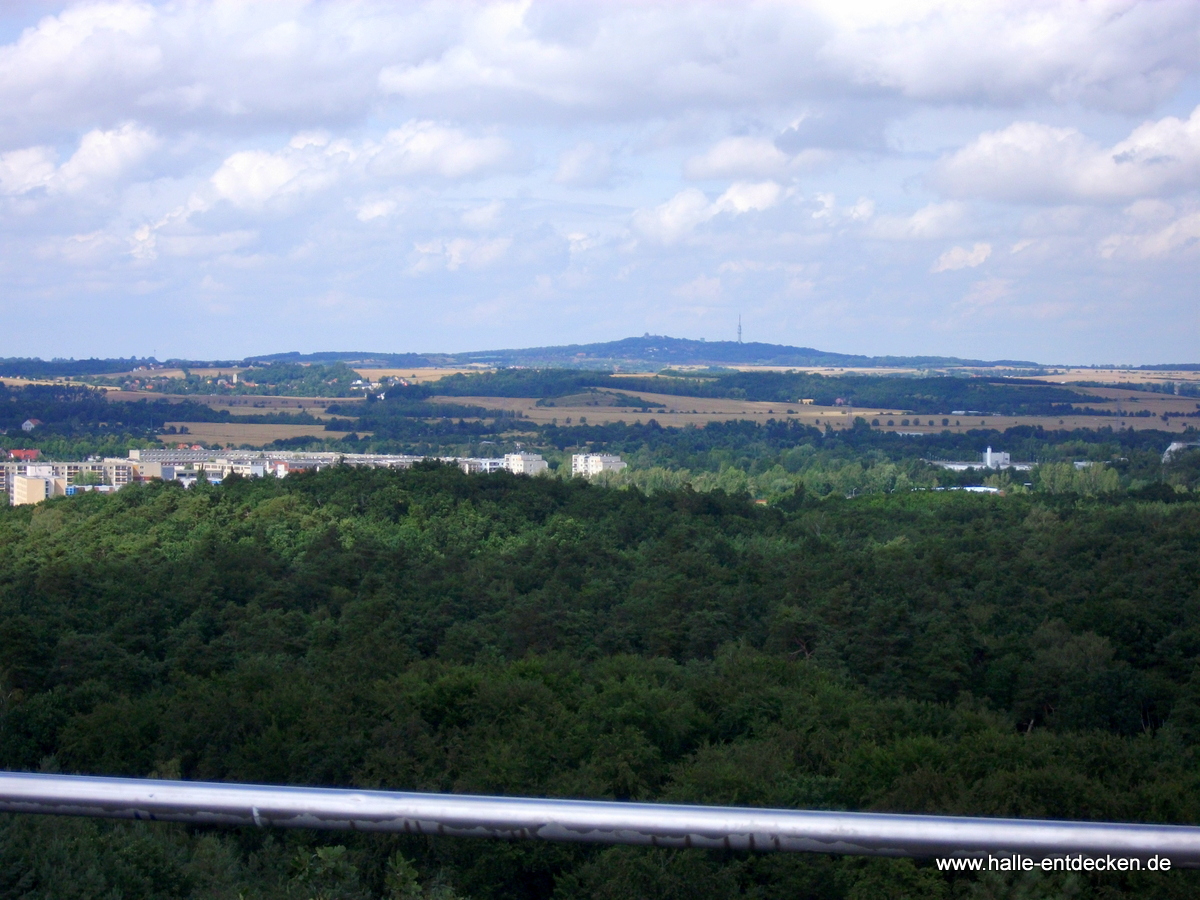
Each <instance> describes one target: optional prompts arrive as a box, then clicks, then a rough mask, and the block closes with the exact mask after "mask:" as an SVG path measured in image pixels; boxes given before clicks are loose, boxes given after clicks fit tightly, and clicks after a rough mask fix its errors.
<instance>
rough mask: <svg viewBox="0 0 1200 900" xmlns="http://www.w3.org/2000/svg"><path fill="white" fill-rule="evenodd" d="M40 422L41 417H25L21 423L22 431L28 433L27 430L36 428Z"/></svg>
mask: <svg viewBox="0 0 1200 900" xmlns="http://www.w3.org/2000/svg"><path fill="white" fill-rule="evenodd" d="M41 424H42V420H41V419H26V420H25V421H24V422H22V423H21V430H22V431H24V432H25V433H26V434H28V433H29V432H31V431H33V429H35V428H37V427H38V426H39V425H41Z"/></svg>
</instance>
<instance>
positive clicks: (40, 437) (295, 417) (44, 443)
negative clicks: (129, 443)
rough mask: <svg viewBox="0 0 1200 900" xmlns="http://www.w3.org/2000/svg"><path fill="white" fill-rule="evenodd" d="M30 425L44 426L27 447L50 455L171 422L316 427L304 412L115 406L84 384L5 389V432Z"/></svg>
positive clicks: (184, 404)
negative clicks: (75, 442)
mask: <svg viewBox="0 0 1200 900" xmlns="http://www.w3.org/2000/svg"><path fill="white" fill-rule="evenodd" d="M29 419H36V420H38V421H39V422H40V423H41V424H40V425H38V426H36V428H35V430H34V431H33V432H32V433H30V434H29V435H28V440H27V444H32V445H34V446H37V447H39V448H42V449H44V450H45V451H46V452H50V447H51V445H54V446H61V445H62V442H63V441H64V440H67V441H69V440H70V439H79V440H81V441H82V442H83V443H87V442H88V441H94V440H97V439H100V440H104V439H106V438H107V437H108V436H111V435H114V434H122V433H128V434H130V436H131V437H137V438H140V439H145V438H150V437H152V436H153V435H154V434H155V433H156V432H157V431H158V430H160V429H161V428H162V427H163V426H164V425H165V424H166V423H167V422H179V421H186V422H229V421H236V422H244V423H288V424H299V425H308V424H313V423H314V422H315V421H316V420H315V419H314V418H313V417H312V416H311V415H310V414H309V413H308V412H305V411H301V412H298V413H284V412H272V413H266V412H264V413H263V414H260V415H255V416H237V417H233V416H231V415H230V412H229V410H227V409H223V410H220V411H217V410H214V409H213V408H212V407H210V406H207V405H206V404H204V403H199V402H197V401H195V400H182V401H170V400H163V399H161V398H160V399H155V400H150V399H145V400H135V401H126V400H117V401H112V400H108V399H107V398H106V394H105V391H104V390H103V389H100V388H95V387H90V386H88V385H81V384H30V385H23V386H21V387H9V386H7V385H5V384H3V383H0V429H4V430H7V432H8V434H9V435H13V436H15V435H19V434H22V432H21V425H22V424H23V423H24V422H25V421H26V420H29ZM14 432H15V434H14ZM23 445H24V444H23Z"/></svg>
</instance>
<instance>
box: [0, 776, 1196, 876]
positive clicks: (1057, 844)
mask: <svg viewBox="0 0 1200 900" xmlns="http://www.w3.org/2000/svg"><path fill="white" fill-rule="evenodd" d="M0 811H3V812H14V813H51V814H57V815H71V816H100V817H105V818H118V819H142V820H153V821H168V822H188V823H192V824H200V825H256V826H259V827H266V826H274V827H280V828H317V829H341V830H355V831H381V832H405V833H410V834H427V835H449V836H456V837H488V838H506V839H517V838H540V839H542V840H550V841H582V842H587V843H600V844H646V845H652V846H656V847H702V848H712V849H732V850H783V851H808V852H815V853H838V854H847V855H857V856H945V857H967V856H985V855H988V854H991V855H994V856H998V855H1001V854H1022V855H1024V856H1028V857H1031V858H1033V859H1035V860H1039V859H1047V858H1051V857H1059V856H1065V855H1077V854H1082V855H1084V856H1103V855H1106V854H1111V855H1114V856H1121V857H1131V858H1139V859H1143V860H1148V859H1150V858H1152V857H1155V856H1157V857H1159V858H1166V859H1170V860H1171V862H1172V864H1173V865H1175V866H1200V827H1195V826H1190V825H1137V824H1118V823H1112V822H1065V821H1048V820H1038V819H987V818H967V817H960V816H925V815H921V816H917V815H899V814H892V813H858V812H824V811H805V810H790V809H748V808H738V807H718V806H683V805H677V804H665V803H621V802H614V801H597V800H545V799H535V798H525V797H481V796H468V795H461V794H418V793H400V792H393V791H368V790H355V789H343V788H308V787H278V786H272V785H258V784H219V783H207V782H194V781H158V780H153V779H142V778H104V777H94V776H85V775H43V774H31V773H20V772H0Z"/></svg>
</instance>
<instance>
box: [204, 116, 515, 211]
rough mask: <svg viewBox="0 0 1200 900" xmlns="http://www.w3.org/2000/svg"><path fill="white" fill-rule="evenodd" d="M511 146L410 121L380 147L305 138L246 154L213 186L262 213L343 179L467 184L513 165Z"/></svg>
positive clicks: (232, 160)
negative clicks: (463, 181) (276, 203)
mask: <svg viewBox="0 0 1200 900" xmlns="http://www.w3.org/2000/svg"><path fill="white" fill-rule="evenodd" d="M509 155H510V154H509V145H508V142H507V141H505V140H503V139H502V138H498V137H491V136H485V137H479V138H476V137H471V136H469V135H467V134H466V133H465V132H463V131H462V130H460V129H457V128H449V127H445V126H442V125H439V124H437V123H435V122H426V121H412V122H408V123H407V124H405V125H404V126H402V127H401V128H395V129H392V130H391V131H389V132H387V134H385V135H384V136H383V139H382V140H380V141H370V140H368V141H363V142H360V143H354V142H352V141H349V140H345V139H342V140H331V139H330V138H329V136H328V135H326V134H322V133H312V132H303V133H301V134H298V135H297V136H296V137H294V138H293V139H292V140H291V141H290V142H289V143H288V145H287V147H284V148H283V149H281V150H277V151H273V152H272V151H268V150H242V151H239V152H237V153H234V154H232V155H230V156H229V157H227V158H226V159H225V161H224V162H223V163H222V164H221V167H220V168H219V169H218V170H217V171H216V173H214V174H213V176H212V178H211V182H212V186H213V188H214V189H215V190H216V194H217V196H218V197H220V198H222V199H225V200H228V201H229V202H230V203H232V204H233V205H234V206H238V207H241V208H244V209H257V208H260V207H262V206H263V205H264V204H266V203H268V202H270V201H271V200H274V199H276V198H279V197H287V196H293V195H303V194H312V193H315V192H318V191H323V190H326V189H328V188H330V187H332V186H334V185H335V184H338V183H339V182H341V181H342V180H343V179H346V178H358V179H363V178H368V177H372V178H384V179H392V178H422V177H434V178H440V179H447V180H455V179H463V178H469V177H471V176H477V175H484V174H488V173H490V172H492V171H494V170H495V169H496V168H497V167H498V166H502V165H504V164H505V163H507V161H508V159H509Z"/></svg>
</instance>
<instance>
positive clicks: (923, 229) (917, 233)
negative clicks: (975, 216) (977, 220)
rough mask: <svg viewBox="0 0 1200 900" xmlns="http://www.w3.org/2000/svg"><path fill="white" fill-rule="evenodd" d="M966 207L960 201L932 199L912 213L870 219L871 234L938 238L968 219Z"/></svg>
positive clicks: (886, 238)
mask: <svg viewBox="0 0 1200 900" xmlns="http://www.w3.org/2000/svg"><path fill="white" fill-rule="evenodd" d="M966 211H967V210H966V207H965V206H964V205H963V204H962V203H958V202H954V201H951V202H946V203H930V204H929V205H927V206H923V207H921V208H920V209H918V210H917V211H916V212H915V213H913V214H912V215H911V216H895V215H887V216H877V217H876V218H875V220H874V221H873V222H872V223H871V225H870V227H869V229H868V234H869V235H870V236H871V237H877V238H883V239H885V240H893V241H898V240H899V241H904V240H907V241H927V240H936V239H937V238H943V237H947V236H950V235H952V234H954V233H955V232H957V231H959V230H960V229H961V228H962V226H963V223H964V221H965V219H966Z"/></svg>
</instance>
